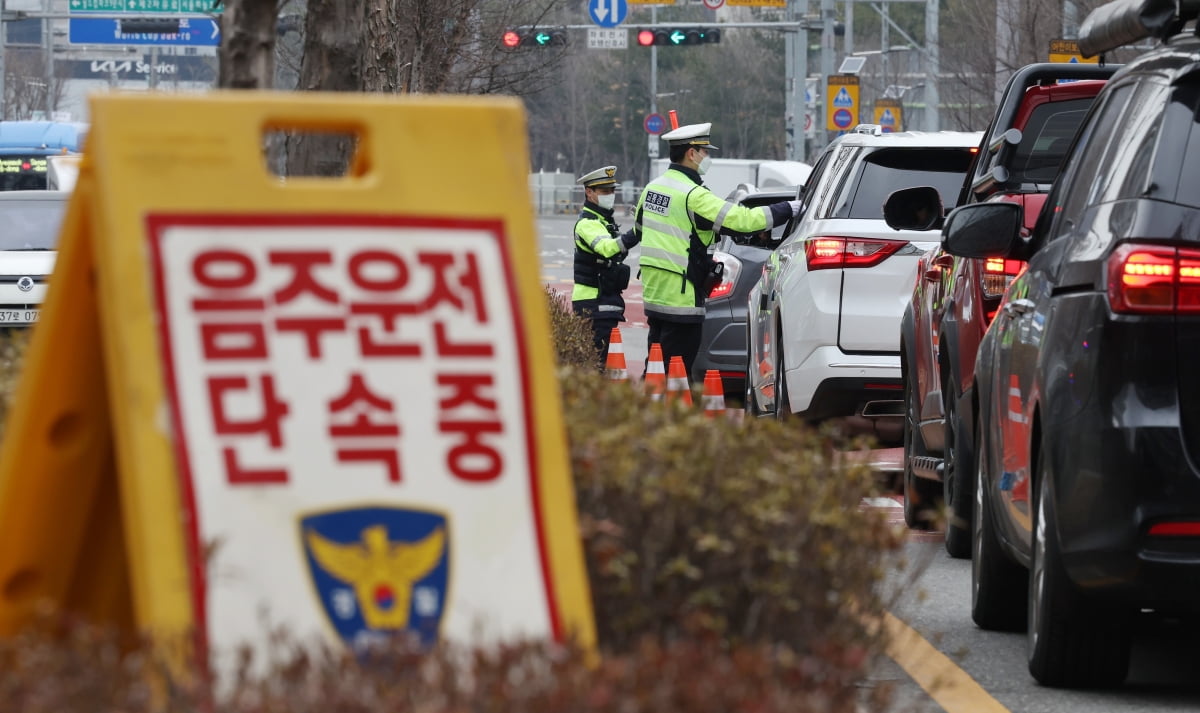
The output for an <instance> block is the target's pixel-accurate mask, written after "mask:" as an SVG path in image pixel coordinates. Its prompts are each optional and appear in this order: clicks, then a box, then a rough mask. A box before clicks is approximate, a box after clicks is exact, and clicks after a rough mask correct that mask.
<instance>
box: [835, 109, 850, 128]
mask: <svg viewBox="0 0 1200 713" xmlns="http://www.w3.org/2000/svg"><path fill="white" fill-rule="evenodd" d="M853 119H854V116H853V115H852V114H851V113H850V112H849V111H847V110H845V109H838V110H837V111H835V112H833V123H834V124H835V125H837V127H838V128H841V129H848V128H850V122H851V121H853Z"/></svg>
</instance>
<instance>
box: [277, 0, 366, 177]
mask: <svg viewBox="0 0 1200 713" xmlns="http://www.w3.org/2000/svg"><path fill="white" fill-rule="evenodd" d="M374 1H375V0H372V3H371V4H374ZM365 15H366V13H365V12H364V11H363V6H362V5H361V4H359V3H358V2H347V0H309V2H308V15H307V17H305V20H304V33H305V34H304V58H303V59H302V60H301V61H300V82H299V87H298V88H299V89H300V90H301V91H310V92H315V91H343V92H356V91H360V90H361V89H362V87H363V75H362V67H363V61H362V56H363V48H364V46H365V45H364V32H363V25H364V22H363V20H364V17H365ZM353 150H354V140H353V138H352V137H347V136H342V135H324V134H312V133H307V134H305V133H293V134H291V135H289V136H288V139H287V173H288V175H289V176H336V175H341V174H342V173H343V172H344V171H345V168H346V165H347V162H348V160H349V156H350V154H351V152H352V151H353Z"/></svg>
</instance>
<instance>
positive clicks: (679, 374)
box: [667, 356, 692, 406]
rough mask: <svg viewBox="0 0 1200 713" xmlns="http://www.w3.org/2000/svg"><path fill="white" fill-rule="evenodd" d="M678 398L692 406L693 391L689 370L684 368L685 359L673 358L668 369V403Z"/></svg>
mask: <svg viewBox="0 0 1200 713" xmlns="http://www.w3.org/2000/svg"><path fill="white" fill-rule="evenodd" d="M676 398H678V399H679V400H680V401H682V402H683V403H684V404H686V405H688V406H691V405H692V389H691V387H690V386H688V377H687V369H686V368H685V367H684V366H683V357H681V356H673V357H671V365H670V366H669V367H667V401H673V400H675V399H676Z"/></svg>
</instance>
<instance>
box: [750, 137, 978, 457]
mask: <svg viewBox="0 0 1200 713" xmlns="http://www.w3.org/2000/svg"><path fill="white" fill-rule="evenodd" d="M981 136H982V135H981V134H980V133H978V132H973V133H967V132H957V131H942V132H933V133H926V132H904V133H883V132H882V131H881V130H880V128H879V127H878V126H874V125H865V124H864V125H860V126H858V127H856V128H855V129H854V131H853V132H851V133H848V134H844V135H842V136H839V137H838V138H837V139H835V140H834V141H833V142H831V143H830V144H829V146H828V147H827V148H826V149H825V150H824V152H822V154H821V156H820V158H819V159H818V160H817V162H816V164H815V166H814V167H813V171H812V174H811V175H810V176H809V179H808V182H807V184H805V187H804V194H803V195H804V200H805V204H806V210H805V212H804V214H803V215H802V216H801V217H800V218H799V219H794V220H793V222H792V223H791V224H790V225H789V226H788V228H787V237H786V238H785V239H784V242H783V243H782V244H781V245H780V247H779V248H778V249H777V250H776V251H775V252H774V253H772V255H771V257H770V259H769V260H768V261H767V262H766V264H764V265H763V273H762V278H761V279H760V280H759V281H758V283H757V284H756V285H755V286H754V288H753V289H752V290H751V291H750V296H749V309H750V315H751V317H750V319H749V322H748V329H749V335H748V343H749V345H750V350H749V354H748V364H747V380H746V384H747V386H746V409H747V411H748V412H749V413H750V414H751V415H755V416H757V415H762V414H765V413H774V414H775V415H776V416H777V417H778V418H781V419H782V418H788V417H790V416H793V415H794V416H797V417H799V418H802V419H804V420H806V421H808V422H812V423H815V422H820V421H825V420H827V419H833V418H836V419H839V420H841V421H842V422H843V423H844V424H845V425H846V426H849V428H848V429H847V430H848V432H851V433H861V432H867V433H873V434H874V435H875V436H877V437H878V438H879V439H880V440H881V441H882V442H883V443H885V444H889V445H891V444H895V443H898V442H899V441H900V440H901V439H902V434H903V421H904V403H903V394H904V392H903V389H902V382H901V376H900V319H901V317H902V316H903V314H904V307H905V305H906V304H907V302H908V300H909V298H910V297H911V296H912V290H913V284H914V283H915V280H916V269H917V259H918V257H920V255H921V254H922V253H924V252H925V251H927V250H930V249H931V248H934V247H936V246H937V245H938V243H939V240H940V235H939V233H938V231H936V230H929V231H896V230H893V229H892V228H890V227H888V226H887V224H886V223H885V222H884V220H883V202H884V200H886V199H887V197H888V195H889V194H890V193H891V192H892V191H895V190H899V189H901V188H907V187H909V186H934V187H936V188H937V189H938V191H939V192H940V193H941V195H942V202H943V204H944V205H946V206H947V207H948V208H949V207H952V206H953V205H954V203H955V201H956V200H957V197H958V193H959V189H960V188H961V187H962V184H963V179H964V177H965V175H966V172H967V169H968V167H969V166H970V163H971V159H972V157H973V156H974V154H975V151H976V149H977V147H978V145H979V141H980V138H981Z"/></svg>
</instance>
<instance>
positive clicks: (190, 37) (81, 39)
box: [67, 17, 221, 47]
mask: <svg viewBox="0 0 1200 713" xmlns="http://www.w3.org/2000/svg"><path fill="white" fill-rule="evenodd" d="M68 22H70V31H69V33H68V38H67V39H68V40H69V41H70V42H71V43H72V44H80V45H171V46H176V47H219V46H220V45H221V27H220V25H218V24H217V22H216V20H213V19H211V18H208V17H185V18H183V19H181V20H180V21H179V32H177V33H175V34H172V35H163V34H158V33H151V32H135V33H124V32H121V21H120V20H112V19H107V18H98V17H86V18H84V17H72V18H71V19H70V20H69V21H68Z"/></svg>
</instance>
